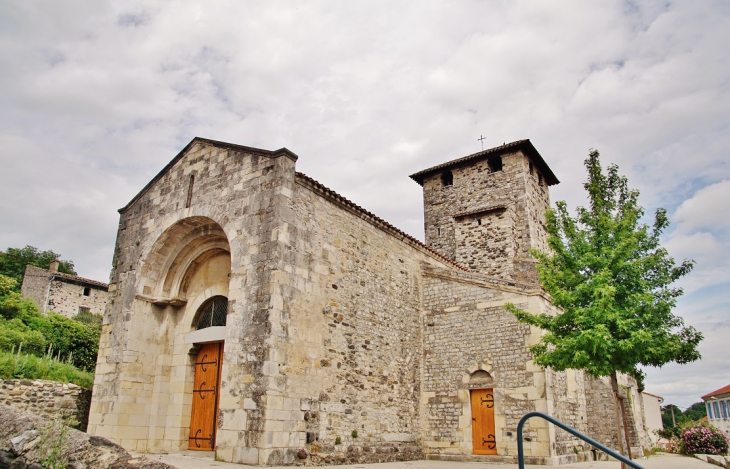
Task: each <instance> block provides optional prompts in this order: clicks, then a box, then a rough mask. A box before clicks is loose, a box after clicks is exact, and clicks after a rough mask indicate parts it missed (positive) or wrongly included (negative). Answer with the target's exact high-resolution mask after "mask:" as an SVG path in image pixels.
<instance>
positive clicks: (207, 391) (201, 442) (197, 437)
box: [188, 342, 223, 451]
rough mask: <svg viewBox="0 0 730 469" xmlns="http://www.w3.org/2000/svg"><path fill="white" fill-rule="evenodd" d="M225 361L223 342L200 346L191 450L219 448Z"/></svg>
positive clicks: (192, 414) (191, 419)
mask: <svg viewBox="0 0 730 469" xmlns="http://www.w3.org/2000/svg"><path fill="white" fill-rule="evenodd" d="M222 361H223V342H216V343H212V344H204V345H202V346H201V347H200V351H199V352H198V356H197V358H196V360H195V384H194V386H193V409H192V411H191V414H190V438H189V445H188V448H189V449H192V450H198V451H212V450H213V449H215V430H216V428H217V422H216V419H217V415H218V395H219V394H220V393H219V392H218V390H219V387H220V377H221V363H222Z"/></svg>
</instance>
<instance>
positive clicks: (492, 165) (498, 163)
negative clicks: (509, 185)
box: [487, 156, 502, 173]
mask: <svg viewBox="0 0 730 469" xmlns="http://www.w3.org/2000/svg"><path fill="white" fill-rule="evenodd" d="M487 164H488V165H489V171H490V172H492V173H496V172H497V171H502V157H501V156H493V157H491V158H489V159H488V160H487Z"/></svg>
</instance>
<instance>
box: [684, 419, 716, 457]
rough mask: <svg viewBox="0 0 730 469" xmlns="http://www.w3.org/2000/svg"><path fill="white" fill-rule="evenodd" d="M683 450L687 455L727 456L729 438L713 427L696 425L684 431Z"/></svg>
mask: <svg viewBox="0 0 730 469" xmlns="http://www.w3.org/2000/svg"><path fill="white" fill-rule="evenodd" d="M680 440H681V443H680V445H681V450H682V452H683V453H685V454H696V453H699V454H727V451H728V436H727V435H726V434H725V432H723V431H722V430H719V429H717V428H715V427H713V426H712V425H707V424H702V423H696V424H694V425H692V426H688V427H687V428H685V429H683V430H682V434H681V435H680Z"/></svg>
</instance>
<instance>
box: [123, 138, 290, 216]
mask: <svg viewBox="0 0 730 469" xmlns="http://www.w3.org/2000/svg"><path fill="white" fill-rule="evenodd" d="M196 143H207V144H208V145H213V146H215V147H221V148H228V149H229V150H235V151H243V152H246V153H256V154H258V155H263V156H268V157H270V158H277V157H279V156H286V157H287V158H289V159H291V160H293V161H296V160H297V159H298V158H299V157H298V156H297V155H296V154H294V152H292V151H290V150H288V149H287V148H279V149H278V150H273V151H272V150H262V149H261V148H253V147H245V146H243V145H236V144H235V143H227V142H219V141H218V140H210V139H207V138H201V137H195V138H193V139H192V140H190V143H188V144H187V145H185V148H183V149H182V150H180V153H178V154H177V155H176V156H175V158H173V159H172V160H171V161H170V162H169V163H167V165H166V166H165V167H164V168H162V170H161V171H160V172H159V173H157V176H155V177H153V178H152V180H151V181H150V182H148V183H147V185H146V186H144V187H143V188H142V190H141V191H139V192H138V193H137V195H135V196H134V197H133V198H132V200H130V201H129V203H128V204H127V205H125V206H124V207H122V208H120V209H119V210H118V212H119V213H122V212H124V211H125V210H127V209H128V208H129V206H130V205H132V204H133V203H134V202H135V201H136V200H137V199H139V198H140V197H141V196H142V194H144V193H145V192H147V190H149V188H150V187H152V186H153V185H154V184H155V183H156V182H157V181H159V180H160V179H161V178H162V176H164V175H165V173H166V172H168V171H169V170H170V169H171V168H172V167H173V166H175V163H177V162H178V161H179V160H180V159H181V158H182V157H183V155H185V153H186V152H187V151H188V150H189V149H190V148H192V146H193V145H195V144H196Z"/></svg>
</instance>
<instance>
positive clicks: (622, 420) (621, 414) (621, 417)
mask: <svg viewBox="0 0 730 469" xmlns="http://www.w3.org/2000/svg"><path fill="white" fill-rule="evenodd" d="M611 388H612V389H613V398H614V405H615V409H616V430H617V431H618V439H619V449H620V451H621V452H622V453H623V452H624V451H623V447H624V444H625V445H626V453H625V455H626V456H627V457H628V458H629V459H632V458H631V441H630V438H629V426H628V424H627V422H626V408H625V406H624V402H623V399H622V397H621V392H620V391H621V388H620V387H619V384H618V376H617V375H616V372H615V371H614V372H613V373H611ZM622 433H623V438H622V435H621V434H622ZM621 467H622V468H624V469H626V465H625V464H624V463H621Z"/></svg>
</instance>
